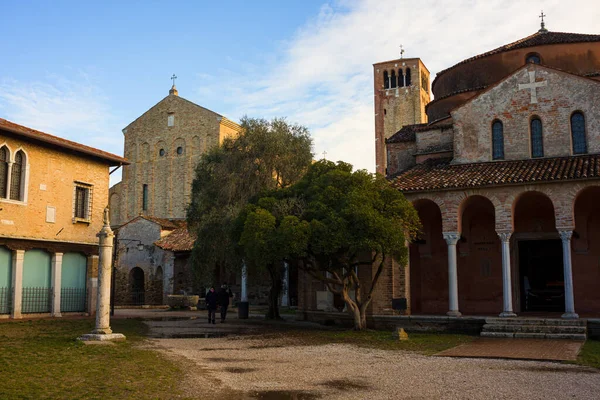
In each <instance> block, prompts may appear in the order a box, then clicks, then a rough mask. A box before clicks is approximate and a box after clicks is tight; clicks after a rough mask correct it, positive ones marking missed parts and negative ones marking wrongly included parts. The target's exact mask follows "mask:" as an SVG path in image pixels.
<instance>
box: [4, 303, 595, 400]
mask: <svg viewBox="0 0 600 400" xmlns="http://www.w3.org/2000/svg"><path fill="white" fill-rule="evenodd" d="M126 317H136V319H126ZM142 319H144V321H142ZM92 326H93V320H92V319H89V318H87V319H67V318H63V319H55V320H52V319H47V320H33V321H6V320H4V321H0V376H1V377H2V378H1V379H0V398H2V399H5V398H6V399H13V398H25V399H26V398H35V399H41V398H53V399H60V398H103V399H128V398H135V399H154V398H159V399H171V398H190V399H192V398H196V399H214V398H219V399H221V398H222V399H232V400H236V399H273V400H276V399H317V398H322V399H366V398H368V399H405V398H412V399H511V398H527V399H563V398H564V399H566V398H569V399H596V398H598V395H597V394H598V393H600V370H598V369H596V368H590V367H585V366H581V365H574V364H566V363H553V362H532V361H518V360H490V359H469V358H446V357H435V356H431V355H432V354H435V353H437V352H439V351H441V350H444V349H447V348H450V347H452V346H456V345H459V344H462V343H468V342H470V341H472V340H474V339H475V338H474V337H469V336H461V335H417V334H412V335H410V340H409V341H408V342H399V341H396V340H393V339H392V338H391V333H390V332H375V331H369V332H360V333H357V332H352V331H344V330H339V329H335V328H327V327H322V326H318V325H314V324H309V323H299V322H295V321H293V320H292V319H291V318H290V320H288V321H284V322H280V323H271V322H266V321H263V320H261V319H259V318H251V319H250V320H244V321H240V320H237V319H236V318H234V315H231V318H230V319H229V320H228V321H227V322H226V323H225V324H218V323H217V324H216V325H212V324H210V325H209V324H208V323H207V322H205V313H204V312H183V311H182V312H168V311H163V310H117V317H116V318H115V319H113V321H112V326H113V329H114V330H115V331H116V332H121V333H125V334H126V335H127V336H128V340H127V342H125V343H117V344H114V345H107V346H106V345H84V344H82V343H79V342H77V341H75V340H74V338H75V337H77V336H78V335H79V334H82V333H86V332H89V330H90V329H91V327H92ZM146 337H150V339H146ZM599 344H600V343H599V342H594V341H588V343H587V344H586V347H585V348H584V351H583V353H582V357H580V359H579V360H578V362H579V363H587V364H589V365H595V366H597V367H600V346H599Z"/></svg>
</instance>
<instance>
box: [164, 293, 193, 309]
mask: <svg viewBox="0 0 600 400" xmlns="http://www.w3.org/2000/svg"><path fill="white" fill-rule="evenodd" d="M198 300H200V296H197V295H183V294H170V295H168V296H167V305H168V306H169V308H171V309H180V308H183V309H188V310H196V309H197V308H196V307H197V305H198Z"/></svg>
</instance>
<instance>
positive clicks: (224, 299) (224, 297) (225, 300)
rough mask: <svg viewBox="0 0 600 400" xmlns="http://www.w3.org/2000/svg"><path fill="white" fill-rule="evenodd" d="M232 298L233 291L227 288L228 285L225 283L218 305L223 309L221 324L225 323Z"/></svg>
mask: <svg viewBox="0 0 600 400" xmlns="http://www.w3.org/2000/svg"><path fill="white" fill-rule="evenodd" d="M232 296H233V294H232V293H231V289H229V288H227V284H225V283H224V284H223V285H222V286H221V290H220V291H219V294H218V295H217V304H218V305H219V306H220V307H221V323H223V322H225V317H226V316H227V307H229V298H230V297H232Z"/></svg>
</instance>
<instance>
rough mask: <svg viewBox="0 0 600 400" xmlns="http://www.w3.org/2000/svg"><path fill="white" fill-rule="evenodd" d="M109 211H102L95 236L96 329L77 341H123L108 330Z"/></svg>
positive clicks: (111, 232)
mask: <svg viewBox="0 0 600 400" xmlns="http://www.w3.org/2000/svg"><path fill="white" fill-rule="evenodd" d="M108 215H109V209H108V207H106V208H105V209H104V226H103V227H102V229H101V230H100V232H99V233H98V234H97V235H96V236H98V238H99V242H100V243H99V246H100V250H99V260H98V300H97V304H96V328H95V329H94V330H93V331H92V333H88V334H86V335H82V336H80V337H79V340H100V341H104V340H125V336H124V335H122V334H120V333H113V331H112V329H110V285H111V279H110V277H111V273H112V271H111V268H112V266H111V263H112V250H113V237H114V236H115V235H114V234H113V231H112V230H111V229H110V221H109V217H108Z"/></svg>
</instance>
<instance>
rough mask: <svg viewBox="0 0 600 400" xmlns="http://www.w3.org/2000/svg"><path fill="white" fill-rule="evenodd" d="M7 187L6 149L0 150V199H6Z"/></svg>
mask: <svg viewBox="0 0 600 400" xmlns="http://www.w3.org/2000/svg"><path fill="white" fill-rule="evenodd" d="M7 186H8V149H7V148H6V147H2V148H0V198H5V197H6V187H7Z"/></svg>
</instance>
